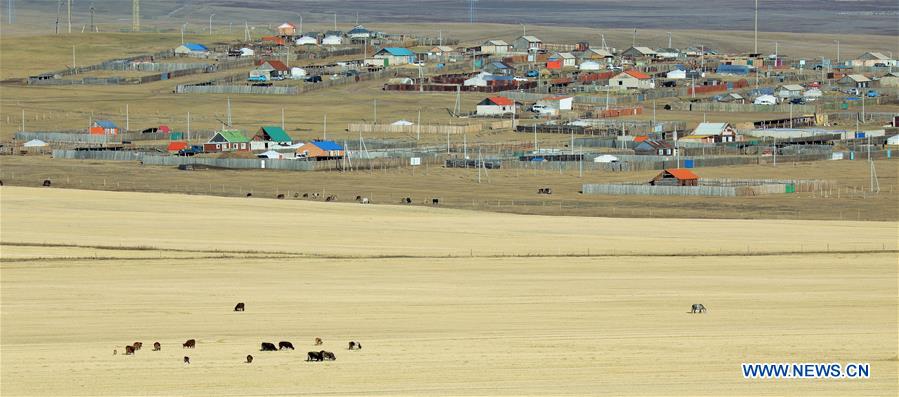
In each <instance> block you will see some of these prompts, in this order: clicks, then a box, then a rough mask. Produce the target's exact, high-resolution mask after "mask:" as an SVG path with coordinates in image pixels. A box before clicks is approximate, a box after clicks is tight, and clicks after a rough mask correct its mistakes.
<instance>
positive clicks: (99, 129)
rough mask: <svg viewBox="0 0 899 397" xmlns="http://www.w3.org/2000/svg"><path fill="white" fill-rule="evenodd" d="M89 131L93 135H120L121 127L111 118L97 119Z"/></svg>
mask: <svg viewBox="0 0 899 397" xmlns="http://www.w3.org/2000/svg"><path fill="white" fill-rule="evenodd" d="M89 131H90V133H91V135H118V134H119V127H118V126H117V125H115V123H113V122H112V121H109V120H96V121H94V122H93V124H91V128H90V130H89Z"/></svg>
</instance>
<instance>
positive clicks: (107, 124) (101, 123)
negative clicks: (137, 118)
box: [94, 120, 119, 129]
mask: <svg viewBox="0 0 899 397" xmlns="http://www.w3.org/2000/svg"><path fill="white" fill-rule="evenodd" d="M94 125H96V126H97V127H103V128H106V129H114V128H119V127H118V126H116V125H115V123H113V122H112V121H109V120H97V121H95V122H94Z"/></svg>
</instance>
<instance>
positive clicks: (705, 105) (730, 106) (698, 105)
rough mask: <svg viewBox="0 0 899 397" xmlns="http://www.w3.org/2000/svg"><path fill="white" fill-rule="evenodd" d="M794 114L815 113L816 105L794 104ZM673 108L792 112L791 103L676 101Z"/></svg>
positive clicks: (678, 109) (688, 110)
mask: <svg viewBox="0 0 899 397" xmlns="http://www.w3.org/2000/svg"><path fill="white" fill-rule="evenodd" d="M792 108H793V114H795V115H800V114H814V113H815V107H814V106H809V105H793V106H792ZM671 110H675V111H679V112H709V113H712V112H727V113H790V105H789V104H780V105H755V104H742V103H722V102H674V103H672V104H671Z"/></svg>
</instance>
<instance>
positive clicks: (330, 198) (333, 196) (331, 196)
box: [325, 194, 337, 201]
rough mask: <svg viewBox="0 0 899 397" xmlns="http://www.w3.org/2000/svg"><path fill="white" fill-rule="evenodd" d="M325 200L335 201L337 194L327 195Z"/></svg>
mask: <svg viewBox="0 0 899 397" xmlns="http://www.w3.org/2000/svg"><path fill="white" fill-rule="evenodd" d="M325 201H337V195H336V194H332V195H330V196H328V197H327V198H325Z"/></svg>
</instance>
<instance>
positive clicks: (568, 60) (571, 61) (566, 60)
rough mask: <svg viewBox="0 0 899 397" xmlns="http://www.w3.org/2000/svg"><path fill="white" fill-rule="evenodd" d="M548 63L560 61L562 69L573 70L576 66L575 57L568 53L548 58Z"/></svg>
mask: <svg viewBox="0 0 899 397" xmlns="http://www.w3.org/2000/svg"><path fill="white" fill-rule="evenodd" d="M549 60H550V61H556V60H560V61H562V63H561V66H562V67H563V68H573V67H575V66H577V57H575V56H574V54H572V53H570V52H557V53H555V54H553V55H552V56H550V57H549Z"/></svg>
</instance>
